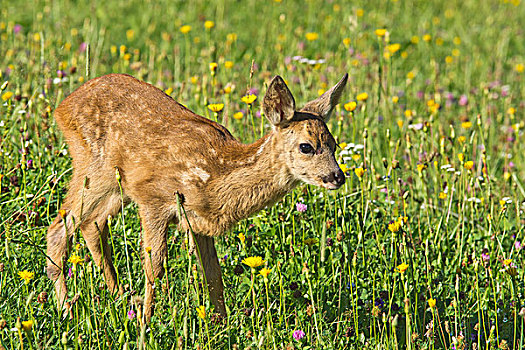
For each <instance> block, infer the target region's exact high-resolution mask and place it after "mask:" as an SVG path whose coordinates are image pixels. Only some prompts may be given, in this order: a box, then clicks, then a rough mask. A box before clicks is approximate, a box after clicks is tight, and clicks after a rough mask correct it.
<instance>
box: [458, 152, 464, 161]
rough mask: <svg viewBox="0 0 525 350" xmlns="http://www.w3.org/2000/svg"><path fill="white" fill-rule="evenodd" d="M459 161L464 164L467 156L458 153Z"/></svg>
mask: <svg viewBox="0 0 525 350" xmlns="http://www.w3.org/2000/svg"><path fill="white" fill-rule="evenodd" d="M458 159H459V161H460V162H463V160H464V159H465V155H464V154H463V153H458Z"/></svg>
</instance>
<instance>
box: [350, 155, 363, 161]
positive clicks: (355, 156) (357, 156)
mask: <svg viewBox="0 0 525 350" xmlns="http://www.w3.org/2000/svg"><path fill="white" fill-rule="evenodd" d="M352 159H353V160H354V162H357V161H358V160H359V159H361V155H360V154H357V153H355V154H352Z"/></svg>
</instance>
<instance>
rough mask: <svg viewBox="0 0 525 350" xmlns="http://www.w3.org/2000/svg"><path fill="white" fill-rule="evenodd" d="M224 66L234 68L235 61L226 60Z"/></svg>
mask: <svg viewBox="0 0 525 350" xmlns="http://www.w3.org/2000/svg"><path fill="white" fill-rule="evenodd" d="M224 67H225V68H227V69H230V68H233V61H226V62H224Z"/></svg>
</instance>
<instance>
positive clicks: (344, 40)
mask: <svg viewBox="0 0 525 350" xmlns="http://www.w3.org/2000/svg"><path fill="white" fill-rule="evenodd" d="M351 42H352V40H350V38H344V39H343V45H344V46H346V47H350V43H351Z"/></svg>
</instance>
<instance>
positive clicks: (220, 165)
mask: <svg viewBox="0 0 525 350" xmlns="http://www.w3.org/2000/svg"><path fill="white" fill-rule="evenodd" d="M347 80H348V74H345V75H344V76H343V78H342V79H341V80H340V81H339V82H338V83H337V84H336V85H334V86H333V87H332V88H331V89H329V90H328V91H326V92H325V93H324V94H322V95H321V96H319V97H318V98H316V99H314V100H312V101H310V102H308V103H306V104H305V105H304V107H303V108H301V109H299V110H296V106H295V99H294V97H293V96H292V93H291V92H290V90H289V88H288V86H287V85H286V83H285V82H284V80H283V78H281V77H280V76H275V77H274V78H273V79H272V80H271V82H270V84H269V85H268V87H267V91H266V94H265V96H264V99H263V101H262V111H263V114H264V116H265V117H266V119H267V121H268V122H269V123H270V125H271V132H269V133H268V134H266V135H265V136H263V137H262V138H261V139H259V140H257V141H255V142H254V143H251V144H244V143H241V142H240V141H238V140H237V139H236V138H235V137H234V136H232V134H231V133H230V132H229V131H228V130H227V129H226V128H225V127H224V126H222V125H220V124H219V123H217V122H214V121H212V120H210V119H208V118H205V117H202V116H200V115H198V114H196V113H194V112H192V111H190V110H189V109H188V108H186V107H184V106H183V105H181V104H179V103H178V102H176V101H175V100H174V99H172V98H171V97H170V96H169V95H167V94H166V93H164V92H163V91H162V90H160V89H158V88H156V87H154V86H153V85H151V84H149V83H146V82H143V81H139V80H138V79H135V78H134V77H132V76H130V75H126V74H109V75H105V76H102V77H98V78H94V79H92V80H89V81H87V82H86V83H84V84H83V85H81V86H80V87H79V88H78V89H77V90H75V91H74V92H72V93H71V94H70V95H69V96H67V97H66V98H65V99H64V100H63V101H62V102H61V103H60V104H59V106H58V107H57V108H56V109H55V111H54V117H55V120H56V123H57V125H58V126H59V128H60V130H61V131H62V133H63V135H64V139H65V141H66V143H67V145H68V147H69V153H70V155H71V157H72V166H73V173H72V176H71V179H70V181H69V188H68V192H67V194H66V196H65V198H64V200H63V203H62V205H61V209H60V210H59V215H57V217H56V218H55V219H54V221H53V222H52V224H51V225H50V226H49V228H48V231H47V275H48V277H49V278H50V279H51V280H52V281H53V282H54V288H55V293H56V299H57V302H58V308H59V310H60V309H62V310H63V311H64V314H67V312H68V310H70V307H71V306H70V304H69V303H68V301H67V286H66V279H65V268H66V264H65V261H66V259H67V256H68V255H69V252H70V248H71V244H72V237H73V234H74V232H75V231H76V230H77V229H78V228H79V229H80V231H81V233H82V236H83V239H84V241H85V244H86V246H87V248H88V249H89V251H90V253H91V256H92V259H93V262H94V263H96V264H97V266H98V267H99V268H100V269H101V271H102V273H103V277H104V280H105V283H106V284H107V286H108V289H109V291H110V292H111V293H113V295H115V294H116V293H119V294H122V293H123V288H122V286H119V283H118V281H117V273H116V270H115V267H114V265H113V261H112V257H111V251H110V246H109V244H108V235H109V229H108V217H109V216H113V217H115V216H116V215H118V214H119V212H120V210H121V208H123V206H124V205H127V204H128V203H130V202H131V201H133V202H135V203H136V204H137V206H138V214H139V216H140V219H141V227H142V247H141V251H142V252H141V254H143V269H144V274H145V295H144V298H143V304H142V307H143V317H144V318H145V321H146V322H147V323H149V322H150V321H151V317H152V315H153V313H154V297H155V288H154V287H155V281H156V280H162V278H163V276H164V268H163V262H164V260H165V259H167V235H168V226H169V225H170V224H174V225H176V227H177V228H178V229H179V230H180V232H183V233H188V234H189V232H191V233H192V237H193V238H192V240H191V244H192V245H193V246H194V247H196V248H197V249H194V251H195V252H199V253H200V259H198V265H199V268H200V271H201V273H202V274H203V275H204V276H205V280H206V285H207V288H208V294H209V298H210V301H211V304H212V305H213V307H214V309H215V312H217V313H218V314H220V315H221V316H226V315H227V311H226V304H225V300H224V295H223V290H224V285H223V281H222V273H221V267H220V263H219V259H218V256H217V251H216V248H215V244H214V238H215V237H217V236H220V235H223V234H224V233H225V232H227V231H228V230H230V229H231V228H232V226H233V225H235V224H236V223H237V222H238V221H240V220H242V219H245V218H248V217H249V216H250V215H252V214H254V213H256V212H258V211H260V210H262V209H263V208H265V207H269V206H271V205H273V204H274V203H276V202H277V201H279V200H280V199H281V198H282V197H283V196H284V195H285V194H287V193H288V192H290V191H291V190H292V189H293V188H294V187H296V186H297V185H298V184H300V183H306V184H310V185H314V186H320V187H324V188H327V189H330V190H335V189H338V188H340V187H341V186H342V185H343V184H344V183H345V174H344V173H343V171H341V169H340V167H339V165H338V163H337V161H336V158H335V155H334V154H335V150H336V146H337V144H336V141H335V139H334V137H333V136H332V134H331V133H330V131H329V129H328V127H327V124H326V121H327V120H328V118H329V117H330V116H331V114H332V112H333V110H334V108H335V107H336V105H337V104H338V103H339V100H340V98H341V95H342V92H343V89H344V87H345V85H346V83H347ZM181 207H182V208H183V209H184V215H182V214H181ZM190 254H193V253H190Z"/></svg>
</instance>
